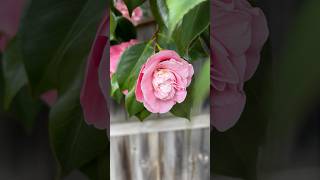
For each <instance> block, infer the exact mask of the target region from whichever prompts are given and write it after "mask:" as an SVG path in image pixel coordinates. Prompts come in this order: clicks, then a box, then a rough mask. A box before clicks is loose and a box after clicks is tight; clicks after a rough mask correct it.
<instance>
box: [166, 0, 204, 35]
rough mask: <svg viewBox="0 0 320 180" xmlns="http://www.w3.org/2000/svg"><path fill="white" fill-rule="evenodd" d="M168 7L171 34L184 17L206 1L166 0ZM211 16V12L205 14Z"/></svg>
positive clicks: (168, 22)
mask: <svg viewBox="0 0 320 180" xmlns="http://www.w3.org/2000/svg"><path fill="white" fill-rule="evenodd" d="M165 1H166V5H167V7H168V13H169V14H168V15H167V16H168V20H167V21H166V22H167V23H166V24H167V27H168V29H169V33H170V34H171V33H172V32H173V31H174V29H175V28H176V26H177V25H178V24H179V22H181V21H182V19H183V18H184V16H185V15H186V14H187V13H189V12H190V11H191V10H192V9H193V8H194V7H196V6H197V5H199V4H200V3H202V2H204V1H206V0H193V1H190V0H179V1H177V0H165ZM203 13H204V14H208V15H209V11H206V12H203Z"/></svg>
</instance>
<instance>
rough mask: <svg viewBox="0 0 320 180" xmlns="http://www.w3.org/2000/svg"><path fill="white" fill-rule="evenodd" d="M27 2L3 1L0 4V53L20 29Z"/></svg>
mask: <svg viewBox="0 0 320 180" xmlns="http://www.w3.org/2000/svg"><path fill="white" fill-rule="evenodd" d="M24 2H25V0H2V1H1V4H0V52H3V51H4V49H5V47H6V45H7V43H8V42H9V41H10V39H11V38H12V37H14V36H15V35H16V33H17V31H18V28H19V22H20V17H21V14H22V10H23V7H24Z"/></svg>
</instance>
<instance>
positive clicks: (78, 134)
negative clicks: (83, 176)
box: [49, 81, 108, 177]
mask: <svg viewBox="0 0 320 180" xmlns="http://www.w3.org/2000/svg"><path fill="white" fill-rule="evenodd" d="M80 87H81V81H79V82H75V83H74V86H73V88H71V89H69V91H67V92H66V93H65V94H63V95H62V96H61V97H60V98H59V100H58V102H57V103H56V104H55V105H54V106H53V107H52V110H51V112H50V121H49V133H50V140H51V146H52V150H53V152H54V154H55V157H56V159H57V161H58V164H59V172H58V176H60V177H61V176H65V175H67V174H68V173H69V172H70V171H72V170H73V169H75V168H80V167H82V166H84V165H85V164H87V163H89V162H90V161H92V160H94V159H96V158H97V157H98V156H100V155H102V154H103V153H105V152H106V151H107V141H108V140H107V134H106V130H98V129H96V128H94V127H93V126H89V125H87V124H86V122H85V121H84V118H83V115H82V110H81V106H80V102H79V97H80Z"/></svg>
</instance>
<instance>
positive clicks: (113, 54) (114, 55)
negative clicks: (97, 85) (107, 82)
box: [110, 39, 138, 77]
mask: <svg viewBox="0 0 320 180" xmlns="http://www.w3.org/2000/svg"><path fill="white" fill-rule="evenodd" d="M137 43H138V41H137V40H135V39H132V40H130V41H129V42H123V43H121V44H117V45H113V46H111V47H110V77H111V76H112V75H113V74H114V73H115V72H116V70H117V66H118V63H119V60H120V57H121V55H122V53H123V52H124V51H125V50H126V49H127V48H129V47H130V46H132V45H135V44H137Z"/></svg>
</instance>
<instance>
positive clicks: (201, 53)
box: [187, 37, 210, 61]
mask: <svg viewBox="0 0 320 180" xmlns="http://www.w3.org/2000/svg"><path fill="white" fill-rule="evenodd" d="M209 56H210V47H207V46H206V44H205V43H204V42H203V40H202V38H201V37H199V38H198V39H197V40H196V41H194V42H193V43H191V46H190V47H189V48H188V56H187V57H188V59H191V60H192V61H197V60H200V59H205V58H208V57H209Z"/></svg>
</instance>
